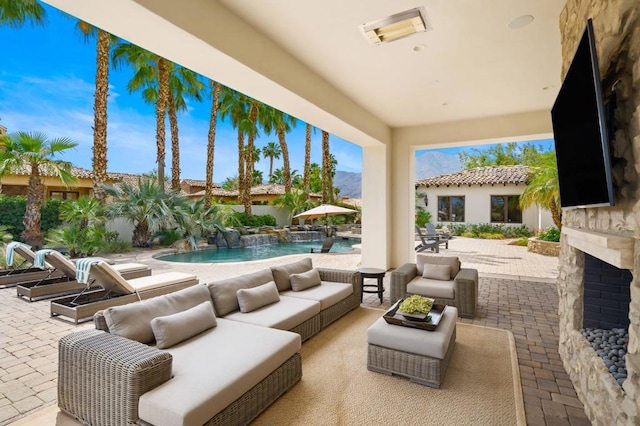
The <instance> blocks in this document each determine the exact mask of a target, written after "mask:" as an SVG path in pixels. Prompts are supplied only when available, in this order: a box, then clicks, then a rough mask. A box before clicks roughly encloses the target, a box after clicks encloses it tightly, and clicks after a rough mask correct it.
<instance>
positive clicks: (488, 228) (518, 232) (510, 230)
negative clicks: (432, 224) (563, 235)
mask: <svg viewBox="0 0 640 426" xmlns="http://www.w3.org/2000/svg"><path fill="white" fill-rule="evenodd" d="M439 226H442V225H440V224H439ZM447 227H448V228H449V231H450V232H451V235H459V236H462V237H466V238H485V239H492V240H498V239H504V238H520V237H530V236H531V232H530V231H529V228H527V226H526V225H520V226H506V225H501V224H490V223H469V224H462V223H459V224H451V225H448V226H447Z"/></svg>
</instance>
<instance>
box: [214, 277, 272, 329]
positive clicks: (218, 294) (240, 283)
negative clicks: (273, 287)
mask: <svg viewBox="0 0 640 426" xmlns="http://www.w3.org/2000/svg"><path fill="white" fill-rule="evenodd" d="M269 281H273V275H272V274H271V270H269V269H265V270H262V271H258V272H252V273H250V274H245V275H242V276H239V277H235V278H228V279H226V280H221V281H214V282H211V283H209V284H207V288H209V292H210V293H211V299H213V307H214V308H215V310H216V315H218V316H219V317H223V316H225V315H227V314H230V313H231V312H234V311H237V310H238V309H240V305H238V295H237V292H238V290H240V289H241V288H251V287H257V286H259V285H262V284H266V283H268V282H269Z"/></svg>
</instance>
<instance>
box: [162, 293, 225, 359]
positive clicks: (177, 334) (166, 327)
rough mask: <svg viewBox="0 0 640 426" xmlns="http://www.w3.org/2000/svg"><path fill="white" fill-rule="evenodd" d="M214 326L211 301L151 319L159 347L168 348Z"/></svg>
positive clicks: (214, 317) (214, 319) (214, 318)
mask: <svg viewBox="0 0 640 426" xmlns="http://www.w3.org/2000/svg"><path fill="white" fill-rule="evenodd" d="M215 326H216V315H215V314H214V313H213V305H212V304H211V301H207V302H202V303H201V304H199V305H198V306H194V307H193V308H191V309H187V310H186V311H182V312H176V313H175V314H171V315H166V316H163V317H157V318H154V319H152V320H151V329H152V330H153V335H154V336H155V338H156V344H157V346H158V348H159V349H165V348H170V347H171V346H173V345H175V344H177V343H180V342H183V341H185V340H187V339H190V338H191V337H193V336H195V335H197V334H200V333H202V332H203V331H205V330H208V329H210V328H212V327H215Z"/></svg>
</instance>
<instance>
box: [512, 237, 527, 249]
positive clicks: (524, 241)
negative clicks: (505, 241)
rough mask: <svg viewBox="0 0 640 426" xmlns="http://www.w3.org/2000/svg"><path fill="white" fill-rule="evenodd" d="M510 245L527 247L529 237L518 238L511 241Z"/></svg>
mask: <svg viewBox="0 0 640 426" xmlns="http://www.w3.org/2000/svg"><path fill="white" fill-rule="evenodd" d="M509 245H512V246H520V247H527V246H528V245H529V238H527V237H522V238H518V239H517V240H515V241H512V242H510V243H509Z"/></svg>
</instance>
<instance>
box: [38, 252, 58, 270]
mask: <svg viewBox="0 0 640 426" xmlns="http://www.w3.org/2000/svg"><path fill="white" fill-rule="evenodd" d="M54 251H55V250H54V249H42V250H38V251H37V252H36V255H35V256H34V258H33V266H35V267H36V268H40V269H46V268H47V262H46V261H45V256H46V255H48V254H49V253H52V252H54Z"/></svg>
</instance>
